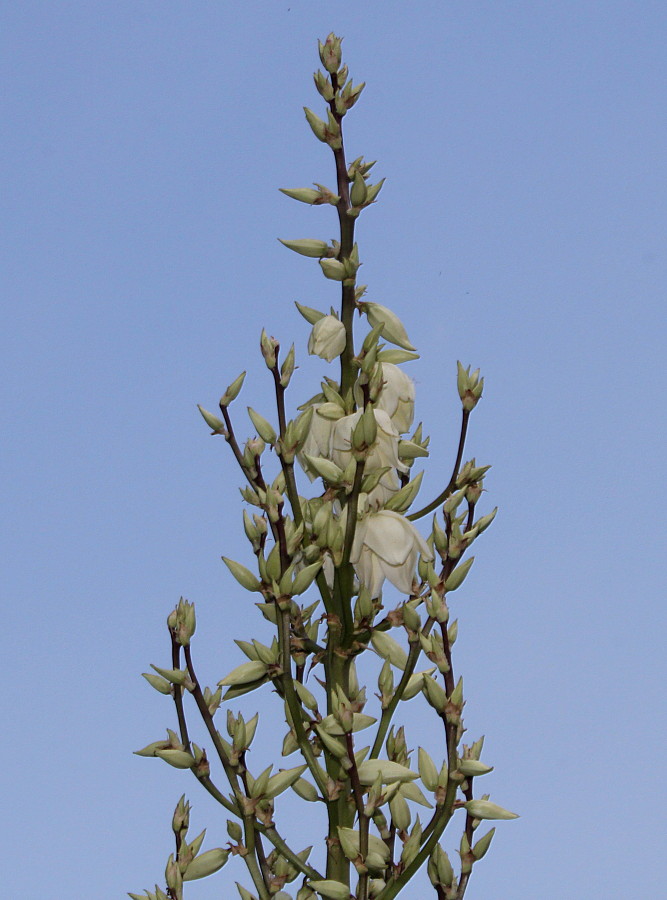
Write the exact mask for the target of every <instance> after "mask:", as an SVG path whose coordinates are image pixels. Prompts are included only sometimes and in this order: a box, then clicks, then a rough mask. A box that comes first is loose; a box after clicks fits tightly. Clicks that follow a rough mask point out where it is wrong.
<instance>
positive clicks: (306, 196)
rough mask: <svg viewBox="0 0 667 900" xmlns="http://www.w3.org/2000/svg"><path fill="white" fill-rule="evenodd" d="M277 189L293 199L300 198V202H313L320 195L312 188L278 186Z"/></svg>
mask: <svg viewBox="0 0 667 900" xmlns="http://www.w3.org/2000/svg"><path fill="white" fill-rule="evenodd" d="M279 190H280V192H281V193H282V194H285V195H286V196H287V197H291V198H292V199H293V200H300V201H301V203H310V204H313V203H316V202H317V201H318V200H319V199H320V198H321V196H322V195H321V194H320V192H319V191H316V190H315V189H314V188H279Z"/></svg>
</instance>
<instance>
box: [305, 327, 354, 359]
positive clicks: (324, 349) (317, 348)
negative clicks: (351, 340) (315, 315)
mask: <svg viewBox="0 0 667 900" xmlns="http://www.w3.org/2000/svg"><path fill="white" fill-rule="evenodd" d="M345 340H346V339H345V326H344V325H343V323H342V322H341V321H340V320H339V319H337V318H336V317H335V316H322V318H321V319H318V320H317V322H315V324H314V325H313V330H312V331H311V332H310V337H309V338H308V352H309V353H310V354H311V355H312V356H319V357H321V358H322V359H326V361H327V362H331V360H332V359H335V358H336V357H337V356H340V354H341V353H342V352H343V350H344V349H345Z"/></svg>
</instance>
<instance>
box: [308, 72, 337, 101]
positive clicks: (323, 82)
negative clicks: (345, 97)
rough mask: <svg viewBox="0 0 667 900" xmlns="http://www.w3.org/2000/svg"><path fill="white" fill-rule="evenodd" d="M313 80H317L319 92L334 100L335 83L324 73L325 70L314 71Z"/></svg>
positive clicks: (326, 98) (328, 99) (327, 98)
mask: <svg viewBox="0 0 667 900" xmlns="http://www.w3.org/2000/svg"><path fill="white" fill-rule="evenodd" d="M313 80H314V82H315V87H316V88H317V90H318V92H319V94H320V95H321V96H322V97H323V98H324V99H325V100H326V101H327V103H328V102H329V101H330V100H333V98H334V89H333V85H332V84H331V82H330V81H329V79H328V78H327V77H326V76H325V75H324V73H323V72H320V71H319V70H318V71H317V72H314V73H313Z"/></svg>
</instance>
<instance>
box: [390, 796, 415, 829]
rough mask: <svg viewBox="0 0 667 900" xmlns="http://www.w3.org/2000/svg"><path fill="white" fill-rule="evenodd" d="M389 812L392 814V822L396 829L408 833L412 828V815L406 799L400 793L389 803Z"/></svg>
mask: <svg viewBox="0 0 667 900" xmlns="http://www.w3.org/2000/svg"><path fill="white" fill-rule="evenodd" d="M389 812H390V813H391V821H392V822H393V823H394V825H395V826H396V828H397V829H398V830H399V831H407V830H408V828H409V827H410V821H411V819H412V815H411V813H410V807H409V806H408V804H407V802H406V800H405V797H402V796H401V795H400V794H399V793H396V794H394V796H393V797H392V798H391V800H390V801H389Z"/></svg>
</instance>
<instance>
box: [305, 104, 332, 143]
mask: <svg viewBox="0 0 667 900" xmlns="http://www.w3.org/2000/svg"><path fill="white" fill-rule="evenodd" d="M303 111H304V113H305V114H306V120H307V122H308V124H309V125H310V127H311V129H312V132H313V134H314V135H315V137H316V138H317V139H318V141H322V142H323V143H326V141H327V125H326V122H323V121H322V119H320V117H319V116H316V115H315V113H314V112H313V111H312V109H308V107H307V106H304V108H303Z"/></svg>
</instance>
